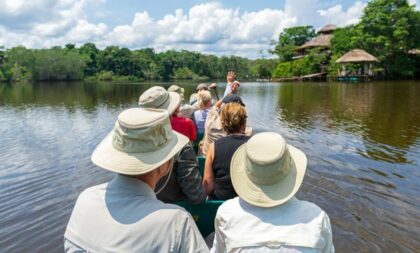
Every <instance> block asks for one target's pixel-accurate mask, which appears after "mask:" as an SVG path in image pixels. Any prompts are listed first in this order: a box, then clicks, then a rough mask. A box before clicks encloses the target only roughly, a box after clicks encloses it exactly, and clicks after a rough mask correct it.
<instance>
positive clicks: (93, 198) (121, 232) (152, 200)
mask: <svg viewBox="0 0 420 253" xmlns="http://www.w3.org/2000/svg"><path fill="white" fill-rule="evenodd" d="M64 237H65V250H66V252H208V248H207V246H206V244H205V242H204V240H203V238H202V237H201V235H200V232H199V231H198V228H197V226H196V225H195V223H194V221H193V219H192V217H191V215H190V214H189V213H187V212H186V211H185V210H184V209H183V208H181V207H179V206H176V205H171V204H165V203H163V202H161V201H160V200H157V199H156V195H155V193H154V191H153V190H152V189H151V188H150V187H149V186H148V185H147V184H145V183H144V182H142V181H140V180H138V179H135V178H130V177H127V176H122V175H117V176H116V177H115V178H114V179H113V180H112V181H111V182H109V183H106V184H101V185H97V186H94V187H91V188H88V189H86V190H85V191H83V192H82V193H81V194H80V196H79V198H78V199H77V202H76V205H75V207H74V209H73V213H72V215H71V217H70V221H69V223H68V225H67V229H66V232H65V234H64Z"/></svg>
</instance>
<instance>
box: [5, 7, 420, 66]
mask: <svg viewBox="0 0 420 253" xmlns="http://www.w3.org/2000/svg"><path fill="white" fill-rule="evenodd" d="M409 1H410V2H411V3H412V4H416V1H417V6H420V3H419V1H420V0H409ZM366 3H367V0H343V1H339V0H278V1H274V0H266V1H263V0H259V1H257V0H224V1H221V0H219V1H197V0H181V1H173V0H172V1H170V0H155V1H136V0H118V1H117V0H113V1H111V0H32V1H25V0H0V45H4V46H6V47H13V46H17V45H24V46H26V47H30V48H48V47H51V46H56V45H65V44H67V43H74V44H76V45H78V46H79V45H82V44H83V43H86V42H94V43H95V44H96V45H97V46H98V47H99V48H104V47H106V46H109V45H117V46H120V47H128V48H130V49H138V48H145V47H152V48H155V50H156V51H164V50H168V49H176V50H181V49H186V50H193V51H198V52H202V53H211V54H216V55H239V56H244V57H251V58H254V57H257V56H259V52H260V51H261V50H262V51H264V52H266V50H268V49H270V48H271V46H270V41H271V40H276V39H277V38H278V35H279V34H280V33H281V32H282V31H283V29H284V28H287V27H291V26H296V25H313V26H314V27H315V28H317V29H318V28H320V27H322V26H323V25H326V24H328V23H333V24H336V25H338V26H346V25H349V24H353V23H356V22H357V21H358V19H359V18H360V15H361V14H362V12H363V9H364V7H365V6H366ZM417 8H418V7H417Z"/></svg>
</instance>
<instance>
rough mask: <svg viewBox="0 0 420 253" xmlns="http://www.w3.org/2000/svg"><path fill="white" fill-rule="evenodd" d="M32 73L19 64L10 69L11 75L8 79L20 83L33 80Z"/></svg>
mask: <svg viewBox="0 0 420 253" xmlns="http://www.w3.org/2000/svg"><path fill="white" fill-rule="evenodd" d="M31 75H32V74H31V72H30V71H29V70H28V69H27V68H25V67H22V66H20V65H19V64H17V63H15V64H14V65H13V67H12V68H11V69H10V75H9V77H8V79H9V80H10V81H14V82H19V81H25V80H30V79H31Z"/></svg>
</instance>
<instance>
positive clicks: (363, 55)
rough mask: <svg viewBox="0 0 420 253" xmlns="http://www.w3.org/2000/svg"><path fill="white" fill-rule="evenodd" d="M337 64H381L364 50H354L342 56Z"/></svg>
mask: <svg viewBox="0 0 420 253" xmlns="http://www.w3.org/2000/svg"><path fill="white" fill-rule="evenodd" d="M335 62H336V63H355V62H379V60H378V59H377V58H376V57H375V56H373V55H371V54H369V53H367V52H366V51H365V50H363V49H353V50H351V51H350V52H347V53H346V54H344V55H343V56H341V57H340V58H339V59H338V60H336V61H335Z"/></svg>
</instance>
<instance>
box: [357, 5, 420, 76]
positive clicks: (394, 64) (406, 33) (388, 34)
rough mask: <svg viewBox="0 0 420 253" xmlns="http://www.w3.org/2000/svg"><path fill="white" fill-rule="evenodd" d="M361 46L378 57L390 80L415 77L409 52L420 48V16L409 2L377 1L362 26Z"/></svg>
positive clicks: (364, 17)
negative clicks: (399, 77)
mask: <svg viewBox="0 0 420 253" xmlns="http://www.w3.org/2000/svg"><path fill="white" fill-rule="evenodd" d="M358 27H359V29H360V31H361V36H360V43H359V44H362V45H363V48H364V49H365V50H366V51H368V52H369V53H371V54H373V55H375V56H377V57H378V59H379V60H380V61H381V64H382V66H383V67H384V69H385V72H386V74H387V75H388V76H390V77H398V76H403V77H404V76H412V75H413V74H414V71H415V69H414V63H413V62H412V60H411V59H410V57H409V56H408V54H407V53H408V51H409V50H410V49H413V48H418V47H420V12H418V11H416V10H415V9H414V6H410V5H409V3H408V1H407V0H373V1H371V2H369V3H368V5H367V6H366V8H365V10H364V13H363V15H362V18H361V20H360V23H359V25H358Z"/></svg>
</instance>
